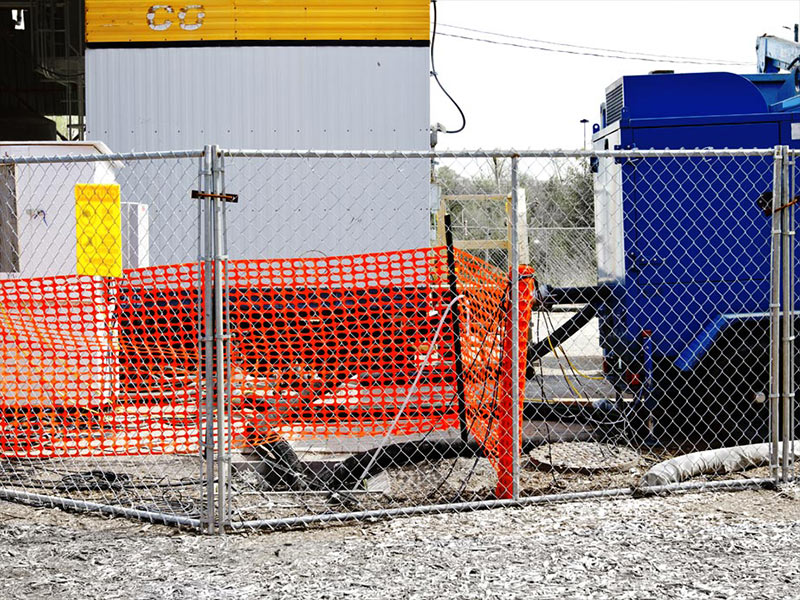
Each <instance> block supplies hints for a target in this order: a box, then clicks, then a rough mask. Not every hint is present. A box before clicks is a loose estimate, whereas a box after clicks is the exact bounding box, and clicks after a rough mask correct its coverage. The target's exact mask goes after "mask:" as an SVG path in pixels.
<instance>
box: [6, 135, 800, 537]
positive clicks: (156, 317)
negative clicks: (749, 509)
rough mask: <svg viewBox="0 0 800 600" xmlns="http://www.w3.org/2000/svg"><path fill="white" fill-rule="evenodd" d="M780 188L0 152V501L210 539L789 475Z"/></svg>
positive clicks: (759, 162) (790, 346)
mask: <svg viewBox="0 0 800 600" xmlns="http://www.w3.org/2000/svg"><path fill="white" fill-rule="evenodd" d="M794 169H795V152H793V151H790V150H788V149H787V148H784V147H778V148H770V149H753V150H710V149H704V150H681V151H655V150H651V151H563V150H557V151H513V150H509V151H491V152H484V151H464V152H366V151H365V152H336V151H288V150H287V151H280V150H270V151H266V150H265V151H261V150H223V149H220V148H218V147H216V146H207V147H206V148H204V149H203V150H198V151H187V152H159V153H138V154H114V155H91V156H65V157H2V158H0V216H2V217H3V218H2V222H3V226H2V231H1V232H0V305H1V306H2V309H1V310H2V313H1V314H0V317H2V318H0V341H2V348H1V349H0V367H2V371H1V372H0V407H1V408H2V413H1V414H2V422H0V425H1V427H0V451H2V456H0V497H3V498H7V499H15V500H19V501H28V502H36V503H41V504H46V505H52V506H61V507H65V508H78V509H85V510H92V511H100V512H106V513H112V514H120V515H125V516H130V517H133V518H140V519H144V520H151V521H159V522H163V523H169V524H175V525H179V526H186V527H194V528H199V529H201V530H203V531H206V532H221V531H224V530H226V529H231V530H242V529H250V528H269V529H275V528H283V527H292V526H299V525H307V524H311V523H325V522H331V521H345V520H353V519H365V518H374V517H391V516H399V515H405V514H414V513H421V512H435V511H445V510H449V511H452V510H473V509H478V508H488V507H492V506H501V505H506V504H514V505H522V504H535V503H541V502H549V501H557V500H567V499H577V498H587V497H598V496H607V495H619V494H629V493H662V492H665V491H673V490H677V489H696V488H703V487H708V488H709V489H716V488H723V489H727V488H730V489H735V488H738V487H741V486H748V485H764V484H765V483H767V482H772V483H778V482H783V481H788V480H790V479H793V477H794V468H795V467H794V464H795V462H794V457H795V447H794V442H793V440H794V438H795V437H796V434H797V431H796V418H795V402H794V385H795V383H794V380H795V378H794V374H795V373H794V369H795V365H796V360H795V348H794V325H795V323H794V319H795V315H796V309H795V283H794V282H795V271H794V262H795V260H796V257H797V253H796V250H795V247H794V199H795V193H796V191H795V188H794V186H795V183H794V181H795V177H794ZM743 473H746V477H747V478H746V479H742V478H741V476H742V474H743ZM754 482H755V483H754Z"/></svg>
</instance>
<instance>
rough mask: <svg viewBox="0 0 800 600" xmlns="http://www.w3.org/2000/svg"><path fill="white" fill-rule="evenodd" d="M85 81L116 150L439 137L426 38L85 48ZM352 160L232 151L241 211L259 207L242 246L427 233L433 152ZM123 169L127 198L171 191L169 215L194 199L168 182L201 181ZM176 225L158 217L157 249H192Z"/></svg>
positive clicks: (398, 239)
mask: <svg viewBox="0 0 800 600" xmlns="http://www.w3.org/2000/svg"><path fill="white" fill-rule="evenodd" d="M86 80H87V89H86V91H87V98H86V102H87V128H88V138H89V139H99V140H103V141H105V142H106V143H107V144H108V145H109V146H110V147H111V148H112V150H114V151H129V150H163V149H189V148H199V147H202V146H203V145H204V144H209V143H216V144H220V145H222V146H223V147H229V148H263V149H288V148H296V149H337V150H365V149H368V150H392V149H412V150H413V149H418V150H424V149H427V147H428V143H429V137H428V122H429V63H428V48H425V47H393V46H387V47H382V46H379V47H377V46H373V47H369V46H358V47H353V46H350V47H348V46H301V47H285V46H253V47H247V46H233V47H200V48H174V47H173V48H166V47H160V48H114V49H110V48H98V49H89V50H87V53H86ZM346 162H347V161H344V162H342V163H341V164H338V163H337V164H324V163H322V162H317V163H316V164H315V163H313V162H309V161H305V162H299V161H297V160H294V161H293V160H285V161H282V160H275V159H273V160H271V161H269V163H267V162H265V161H254V160H249V161H239V162H238V163H237V162H236V161H231V164H230V165H229V167H228V168H229V173H226V176H227V179H228V183H229V186H228V187H229V189H230V191H232V192H238V193H239V194H240V195H241V203H240V204H239V205H238V206H236V207H234V208H232V210H233V211H235V213H240V214H242V215H247V218H246V219H247V220H246V221H243V222H242V224H241V231H239V232H235V233H234V235H233V236H232V237H231V240H232V245H233V248H232V249H231V256H232V257H245V256H246V257H262V256H263V257H269V256H299V255H307V254H308V253H311V252H319V253H323V254H328V255H330V254H348V253H356V252H367V251H376V250H390V249H397V248H412V247H421V246H425V245H428V240H429V236H428V230H429V217H428V192H429V163H428V161H425V160H408V161H371V163H370V164H366V163H364V162H363V161H361V162H360V163H359V164H358V165H356V164H354V163H353V162H350V163H349V164H345V163H346ZM128 168H130V169H133V168H140V167H135V166H130V167H128ZM173 176H177V175H173ZM125 179H126V180H127V181H128V182H129V183H128V184H127V185H123V190H122V193H123V198H122V199H123V201H135V202H140V201H145V202H149V203H151V204H153V203H161V204H164V205H165V206H163V207H162V208H163V209H162V210H159V211H158V214H161V215H168V214H169V211H168V210H166V209H167V206H166V205H167V204H170V203H176V204H174V205H173V206H175V205H178V206H179V205H182V204H186V206H187V210H189V209H190V207H191V202H190V201H188V199H184V198H171V197H170V196H169V194H165V193H159V190H158V188H159V186H163V188H164V189H165V190H174V189H188V187H190V186H191V182H187V185H176V182H171V183H167V182H159V181H158V180H154V179H153V178H152V177H149V176H148V175H147V174H146V173H142V174H141V176H138V175H137V176H135V177H134V176H131V175H130V174H129V175H128V177H126V178H125ZM137 182H138V183H137ZM137 186H140V187H141V189H138V188H137ZM234 186H235V187H234ZM126 188H127V189H126ZM126 194H127V195H126ZM157 208H159V207H157ZM192 208H193V207H192ZM175 215H176V216H175V217H174V218H175V219H178V218H179V213H175ZM234 216H235V215H234ZM242 218H245V217H244V216H243V217H242ZM233 224H235V219H234V221H232V225H233ZM176 226H177V224H176ZM170 229H171V228H170V226H169V224H166V226H163V225H162V226H159V227H155V228H154V229H152V230H151V256H152V257H153V260H154V261H156V262H158V261H167V262H171V261H173V260H191V259H194V258H195V256H193V255H191V254H184V255H178V254H175V255H172V254H170V255H166V254H165V253H164V251H163V249H164V248H174V246H175V245H174V243H171V240H170Z"/></svg>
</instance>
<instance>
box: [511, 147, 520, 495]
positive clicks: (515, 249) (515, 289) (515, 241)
mask: <svg viewBox="0 0 800 600" xmlns="http://www.w3.org/2000/svg"><path fill="white" fill-rule="evenodd" d="M518 168H519V159H518V158H517V157H513V158H512V159H511V381H512V385H511V443H512V444H513V446H514V447H513V448H512V450H511V477H512V487H511V497H512V499H513V500H519V447H520V443H519V441H520V431H519V420H520V419H519V418H520V410H519V405H520V397H519V381H520V375H521V373H520V368H519V334H520V332H519V223H518V221H519V211H518V204H519V196H518V191H517V169H518Z"/></svg>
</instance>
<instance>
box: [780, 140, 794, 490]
mask: <svg viewBox="0 0 800 600" xmlns="http://www.w3.org/2000/svg"><path fill="white" fill-rule="evenodd" d="M782 150H783V156H782V162H783V169H782V171H783V172H782V173H781V201H780V202H781V204H780V206H782V207H784V208H783V209H782V210H781V231H782V234H783V235H782V238H783V244H782V253H783V259H782V264H781V271H782V288H783V290H782V291H783V299H782V304H783V323H782V327H781V331H782V336H783V337H782V340H781V420H782V423H781V426H782V431H781V437H782V439H783V452H782V456H781V480H782V481H783V482H784V483H786V482H787V481H789V460H790V455H789V440H790V439H791V435H792V434H791V430H790V427H791V418H790V414H791V413H790V412H789V410H790V406H791V402H790V398H789V394H790V393H791V389H790V387H791V370H792V363H793V361H792V354H791V351H792V331H791V330H792V319H793V318H794V315H793V310H792V298H791V295H792V293H791V290H792V285H793V282H792V281H791V280H790V277H791V262H792V254H791V252H792V247H791V246H792V245H791V239H790V238H791V237H792V236H793V235H794V232H793V231H791V226H790V222H789V210H790V207H787V206H786V204H788V202H789V168H790V166H789V147H788V146H783V148H782Z"/></svg>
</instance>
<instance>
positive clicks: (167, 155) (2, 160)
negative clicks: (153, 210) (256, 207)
mask: <svg viewBox="0 0 800 600" xmlns="http://www.w3.org/2000/svg"><path fill="white" fill-rule="evenodd" d="M201 156H203V150H163V151H157V152H112V153H110V154H65V155H60V156H0V164H12V165H25V164H28V165H31V164H42V163H84V162H121V161H131V160H161V159H175V158H199V157H201Z"/></svg>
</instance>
